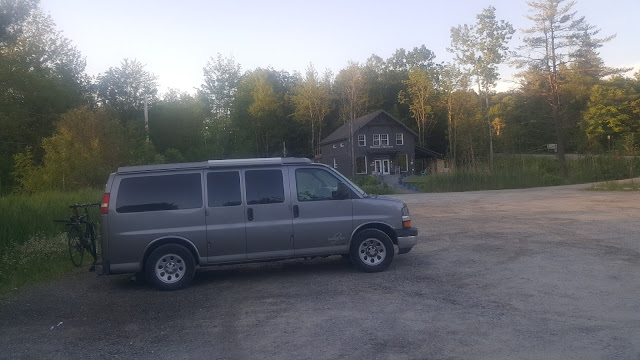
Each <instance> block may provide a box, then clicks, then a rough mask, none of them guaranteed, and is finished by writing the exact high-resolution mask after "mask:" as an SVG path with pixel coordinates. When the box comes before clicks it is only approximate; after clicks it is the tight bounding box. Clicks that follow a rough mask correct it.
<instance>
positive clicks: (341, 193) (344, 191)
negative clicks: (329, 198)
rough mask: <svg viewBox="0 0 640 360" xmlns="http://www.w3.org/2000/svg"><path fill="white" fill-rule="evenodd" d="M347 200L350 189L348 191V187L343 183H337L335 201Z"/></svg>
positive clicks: (349, 195) (349, 196)
mask: <svg viewBox="0 0 640 360" xmlns="http://www.w3.org/2000/svg"><path fill="white" fill-rule="evenodd" d="M349 198H351V189H349V187H348V186H347V185H346V184H345V183H343V182H339V183H338V191H336V196H335V199H336V200H345V199H349Z"/></svg>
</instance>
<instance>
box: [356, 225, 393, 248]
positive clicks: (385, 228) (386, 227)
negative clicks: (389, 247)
mask: <svg viewBox="0 0 640 360" xmlns="http://www.w3.org/2000/svg"><path fill="white" fill-rule="evenodd" d="M364 229H378V230H381V231H384V233H385V234H387V235H388V236H389V238H390V239H391V241H392V242H393V243H394V244H395V245H397V244H398V236H397V235H396V231H395V230H394V229H393V226H391V225H389V224H388V223H386V222H381V221H371V222H366V223H364V224H360V225H358V227H357V228H355V229H354V230H353V232H352V233H351V237H350V238H349V249H350V248H351V241H352V240H353V238H354V237H355V236H356V234H357V233H358V232H359V231H360V230H364Z"/></svg>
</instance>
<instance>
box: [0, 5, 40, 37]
mask: <svg viewBox="0 0 640 360" xmlns="http://www.w3.org/2000/svg"><path fill="white" fill-rule="evenodd" d="M38 2H39V1H38V0H0V48H4V47H8V46H11V45H12V44H14V43H15V41H16V40H17V39H18V38H19V37H20V36H21V35H22V30H23V28H22V26H23V24H24V21H25V20H26V19H27V17H28V16H29V14H30V13H31V11H33V10H34V9H36V8H37V7H38Z"/></svg>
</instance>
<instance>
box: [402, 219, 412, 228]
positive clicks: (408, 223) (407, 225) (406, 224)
mask: <svg viewBox="0 0 640 360" xmlns="http://www.w3.org/2000/svg"><path fill="white" fill-rule="evenodd" d="M402 227H403V228H404V229H408V228H410V227H411V217H409V216H403V217H402Z"/></svg>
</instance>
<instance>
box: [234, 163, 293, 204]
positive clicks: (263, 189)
mask: <svg viewBox="0 0 640 360" xmlns="http://www.w3.org/2000/svg"><path fill="white" fill-rule="evenodd" d="M244 180H245V183H246V187H247V205H255V204H277V203H283V202H284V185H283V183H282V170H247V171H245V172H244Z"/></svg>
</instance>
